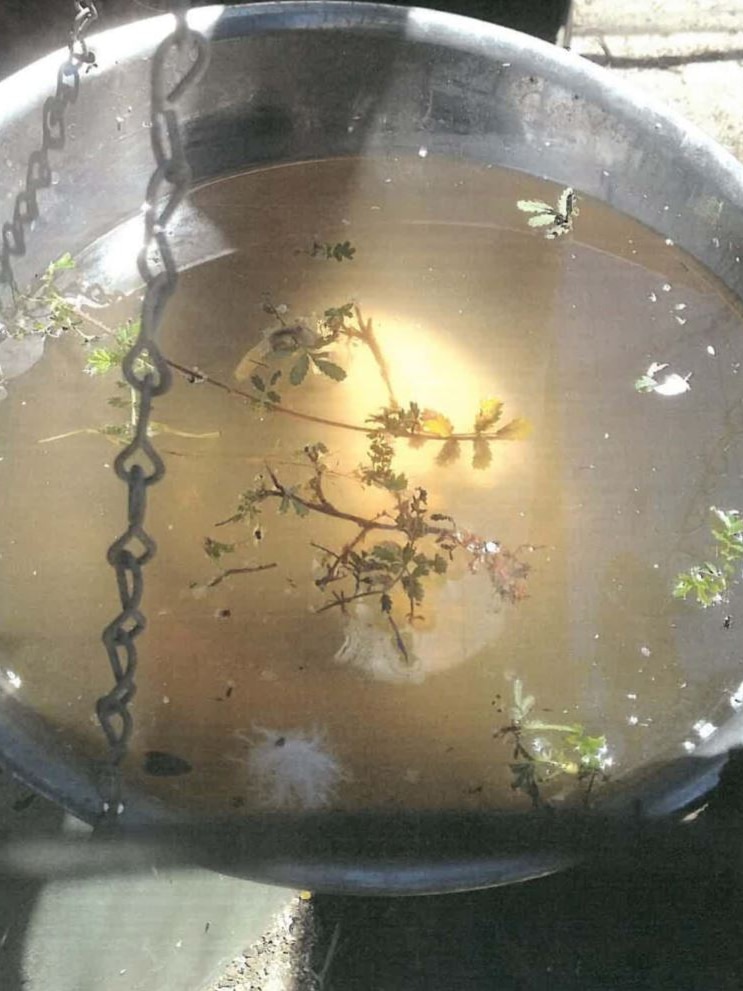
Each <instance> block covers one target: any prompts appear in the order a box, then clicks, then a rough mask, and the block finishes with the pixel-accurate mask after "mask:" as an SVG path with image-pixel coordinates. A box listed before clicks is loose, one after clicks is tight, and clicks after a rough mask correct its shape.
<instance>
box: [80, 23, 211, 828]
mask: <svg viewBox="0 0 743 991" xmlns="http://www.w3.org/2000/svg"><path fill="white" fill-rule="evenodd" d="M186 9H187V5H179V7H178V8H177V11H176V13H175V18H176V26H175V29H174V31H173V33H172V34H171V35H169V36H168V37H167V38H166V39H165V40H164V41H163V42H162V43H161V44H160V45H159V47H158V49H157V51H156V52H155V54H154V56H153V59H152V76H151V117H152V127H151V131H150V134H151V143H152V152H153V155H154V158H155V170H154V171H153V173H152V175H151V177H150V180H149V183H148V185H147V194H146V198H145V204H144V226H145V234H144V245H143V247H142V250H141V251H140V253H139V257H138V259H137V264H138V267H139V272H140V274H141V276H142V278H143V280H144V282H145V286H146V291H145V297H144V302H143V304H142V318H141V323H140V330H139V335H138V337H137V340H136V341H135V343H134V345H133V346H132V348H131V350H130V351H129V353H128V354H127V355H126V357H125V358H124V361H123V363H122V371H123V375H124V378H125V379H126V381H127V382H128V383H129V385H130V386H131V387H132V389H134V390H135V391H136V393H137V394H138V404H137V405H138V414H137V423H136V427H135V430H134V436H133V437H132V439H131V441H130V443H129V444H128V445H127V446H126V447H125V448H124V449H123V450H122V451H121V453H120V454H119V455H118V457H117V458H116V460H115V461H114V470H115V472H116V474H117V475H118V477H119V478H120V479H121V480H122V481H123V482H125V483H126V485H127V488H128V492H129V499H128V526H127V528H126V530H125V531H124V532H123V533H122V535H121V536H120V537H119V539H118V540H116V541H114V543H113V544H112V545H111V546H110V548H109V550H108V561H109V564H110V565H111V566H112V567H113V568H114V570H115V572H116V583H117V585H118V591H119V598H120V600H121V612H120V613H119V615H118V616H117V617H116V618H115V619H114V620H113V622H111V623H110V624H109V625H108V626H107V627H106V629H105V630H104V631H103V643H104V645H105V647H106V651H107V654H108V660H109V662H110V665H111V669H112V671H113V675H114V681H115V684H114V686H113V688H112V689H111V691H109V692H108V693H107V694H106V695H104V696H102V697H101V698H100V699H98V702H97V704H96V713H97V716H98V720H99V722H100V724H101V728H102V729H103V732H104V734H105V736H106V739H107V741H108V747H109V754H108V763H107V765H106V767H105V769H104V771H103V774H102V776H101V782H100V791H101V798H102V800H103V817H104V820H105V819H110V818H111V817H115V816H116V815H118V814H119V813H121V812H122V811H123V803H122V794H121V773H120V765H121V762H122V761H123V759H124V757H125V756H126V753H127V750H128V745H129V739H130V737H131V733H132V716H131V712H130V711H129V703H130V702H131V700H132V698H133V696H134V694H135V691H136V685H135V681H134V676H135V673H136V669H137V660H138V656H137V645H136V640H137V637H139V636H140V634H141V633H142V632H143V631H144V629H145V627H146V622H147V621H146V618H145V616H144V614H143V612H142V610H141V608H140V607H141V603H142V595H143V591H144V575H143V568H144V566H145V565H146V564H147V563H148V562H149V561H150V560H152V557H153V556H154V554H155V551H156V544H155V541H154V540H153V539H152V537H151V536H150V535H149V534H148V533H147V530H146V529H145V525H144V524H145V513H146V508H147V490H148V489H149V487H150V486H151V485H155V484H156V483H157V482H159V481H160V480H161V479H162V477H163V475H164V473H165V465H164V463H163V460H162V458H161V457H160V455H159V454H158V453H157V451H156V450H155V448H154V446H153V444H152V443H151V441H150V437H149V422H150V412H151V410H152V401H153V399H155V398H156V397H157V396H162V395H163V393H165V392H167V390H168V389H169V388H170V381H171V374H170V369H169V367H168V365H167V362H166V361H165V358H164V357H163V355H162V353H161V352H160V349H159V347H158V345H157V342H156V337H157V333H158V329H159V327H160V323H161V321H162V317H163V313H164V311H165V306H166V304H167V301H168V299H169V298H170V297H171V296H172V294H173V292H174V290H175V287H176V283H177V281H178V273H177V271H176V266H175V261H174V259H173V254H172V251H171V249H170V245H169V242H168V236H167V233H166V226H167V224H168V222H169V221H170V220H171V218H172V216H173V214H174V212H175V211H176V209H177V208H178V206H179V205H180V203H181V202H182V200H183V198H184V197H185V195H186V193H187V192H188V188H189V185H190V181H191V170H190V168H189V165H188V162H187V161H186V155H185V152H184V148H183V139H182V135H181V129H180V124H179V119H178V113H177V110H176V104H177V103H178V101H179V100H180V99H181V98H182V96H183V95H184V93H185V92H186V90H187V89H188V88H189V87H191V86H192V85H193V84H194V83H195V82H196V81H197V80H198V79H199V77H200V76H201V75H202V73H203V72H204V70H205V68H206V63H207V58H208V43H207V40H206V38H205V37H204V36H203V35H202V34H201V33H200V32H198V31H194V30H192V29H191V28H189V26H188V22H187V20H186ZM173 55H176V56H179V57H180V61H179V72H181V75H180V79H179V80H178V81H177V82H176V83H175V84H173V85H170V84H169V83H168V75H169V70H168V62H169V59H170V58H171V56H173ZM187 59H190V62H189V64H188V67H187V68H186V69H185V71H182V69H181V67H182V65H183V63H184V62H185V61H186V60H187ZM163 201H164V202H163Z"/></svg>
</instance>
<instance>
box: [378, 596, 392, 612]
mask: <svg viewBox="0 0 743 991" xmlns="http://www.w3.org/2000/svg"><path fill="white" fill-rule="evenodd" d="M379 604H380V606H381V607H382V612H385V613H391V612H392V599H391V598H390V597H389V595H387V593H386V592H383V593H382V595H381V597H380V599H379Z"/></svg>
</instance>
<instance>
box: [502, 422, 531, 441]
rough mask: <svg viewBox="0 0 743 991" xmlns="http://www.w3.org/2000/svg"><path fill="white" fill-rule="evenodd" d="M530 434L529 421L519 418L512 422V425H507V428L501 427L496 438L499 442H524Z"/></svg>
mask: <svg viewBox="0 0 743 991" xmlns="http://www.w3.org/2000/svg"><path fill="white" fill-rule="evenodd" d="M530 433H531V424H530V423H529V421H528V420H522V419H521V418H520V417H517V418H516V419H515V420H511V421H510V423H507V424H506V425H505V427H501V428H500V430H499V431H498V432H497V433H496V435H495V436H496V438H497V439H498V440H523V439H524V438H525V437H528V436H529V434H530Z"/></svg>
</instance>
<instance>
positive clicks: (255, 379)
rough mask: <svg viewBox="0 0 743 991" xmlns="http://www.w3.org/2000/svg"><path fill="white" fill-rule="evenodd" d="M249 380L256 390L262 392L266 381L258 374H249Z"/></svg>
mask: <svg viewBox="0 0 743 991" xmlns="http://www.w3.org/2000/svg"><path fill="white" fill-rule="evenodd" d="M250 381H251V382H252V383H253V385H254V386H255V388H256V389H257V390H258V392H263V391H264V389H265V388H266V383H265V382H264V381H263V379H262V378H261V377H260V375H251V376H250Z"/></svg>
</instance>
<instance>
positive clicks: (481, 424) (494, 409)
mask: <svg viewBox="0 0 743 991" xmlns="http://www.w3.org/2000/svg"><path fill="white" fill-rule="evenodd" d="M502 415H503V403H502V402H501V401H500V399H483V400H482V401H481V402H480V408H479V409H478V411H477V416H476V417H475V432H476V433H478V434H479V433H482V432H483V431H484V430H487V429H488V428H489V427H492V426H493V424H494V423H497V422H498V420H500V418H501V416H502Z"/></svg>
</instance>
